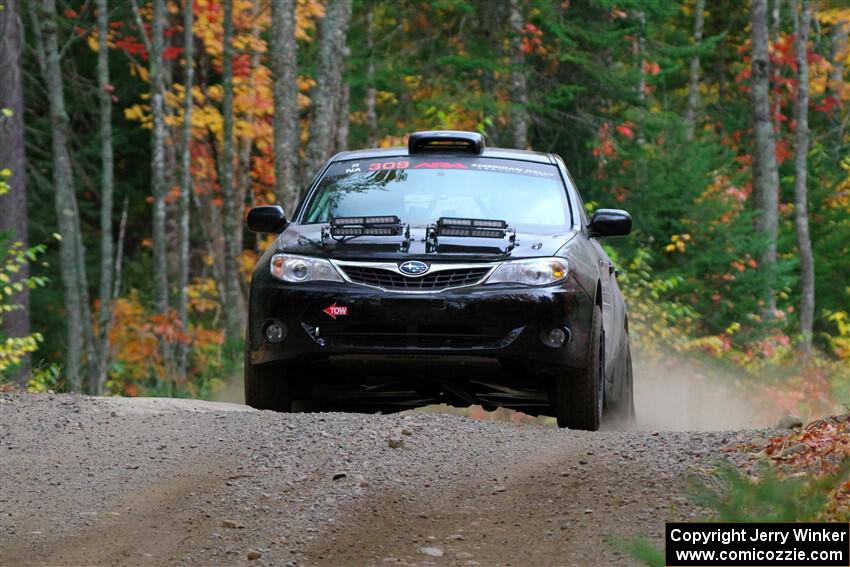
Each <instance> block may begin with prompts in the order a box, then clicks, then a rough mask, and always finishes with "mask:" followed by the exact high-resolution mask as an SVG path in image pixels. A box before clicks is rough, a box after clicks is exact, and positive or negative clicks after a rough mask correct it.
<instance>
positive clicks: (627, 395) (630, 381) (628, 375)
mask: <svg viewBox="0 0 850 567" xmlns="http://www.w3.org/2000/svg"><path fill="white" fill-rule="evenodd" d="M624 349H625V350H624V352H623V353H622V354H621V360H620V364H618V368H617V377H616V379H615V386H616V385H619V390H618V392H619V394H618V395H617V398H616V400H615V401H614V402H613V403H612V404H611V413H612V415H613V418H614V420H615V422H616V423H617V425H620V426H625V427H629V426H632V425H634V422H635V375H634V370H633V369H632V349H631V347H630V346H629V336H628V334H626V346H625V347H624Z"/></svg>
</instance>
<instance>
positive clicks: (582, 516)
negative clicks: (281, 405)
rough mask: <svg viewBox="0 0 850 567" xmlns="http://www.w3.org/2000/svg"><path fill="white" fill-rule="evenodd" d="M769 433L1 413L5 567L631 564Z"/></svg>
mask: <svg viewBox="0 0 850 567" xmlns="http://www.w3.org/2000/svg"><path fill="white" fill-rule="evenodd" d="M769 434H770V432H767V431H762V432H752V431H741V432H723V431H721V432H638V431H632V432H620V431H605V432H597V433H588V432H581V431H568V430H558V429H557V428H554V427H546V426H543V425H518V424H513V423H497V422H482V421H474V420H471V419H467V418H463V417H457V416H451V415H445V414H434V413H410V414H396V415H363V414H339V413H324V414H278V413H274V412H268V411H255V410H250V409H248V408H245V407H244V406H238V405H233V404H210V403H203V402H192V401H183V400H151V399H147V400H143V399H140V400H136V399H132V400H130V399H113V398H91V397H83V396H76V395H52V394H51V395H47V394H45V395H32V394H21V393H17V394H3V395H2V396H0V468H1V469H2V472H0V563H2V564H3V565H164V564H186V565H239V564H251V565H387V564H389V565H589V564H610V565H621V564H622V565H629V564H632V563H631V559H630V558H628V557H626V556H624V555H623V554H622V553H621V552H620V551H618V549H617V548H616V546H614V545H611V544H610V541H611V539H612V538H613V537H628V536H631V535H635V534H643V535H646V536H648V537H649V538H650V539H652V540H654V541H656V542H660V541H661V539H662V535H663V526H664V522H665V521H672V520H687V519H694V518H697V517H699V516H700V515H701V513H702V512H701V511H700V510H698V509H696V508H695V507H694V506H693V505H691V503H690V502H689V501H688V500H687V498H686V497H685V496H683V487H684V485H685V480H686V477H688V476H690V475H697V476H698V477H699V478H703V479H704V480H705V481H706V482H710V481H711V478H712V472H713V470H714V469H713V466H714V464H715V463H716V461H717V460H718V459H719V458H720V457H721V455H723V449H724V448H725V447H729V446H735V445H739V444H742V443H746V442H751V441H752V440H753V439H754V438H759V437H761V438H764V437H766V436H767V435H769Z"/></svg>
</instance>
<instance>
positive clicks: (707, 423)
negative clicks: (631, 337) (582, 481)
mask: <svg viewBox="0 0 850 567" xmlns="http://www.w3.org/2000/svg"><path fill="white" fill-rule="evenodd" d="M634 364H635V365H634V369H635V411H636V412H637V421H636V423H635V426H634V429H637V430H662V431H705V430H730V429H749V428H757V427H767V426H771V425H775V424H776V422H777V421H778V419H779V418H780V417H781V415H782V414H781V411H779V410H778V409H777V410H775V411H771V409H770V408H769V407H768V408H765V407H764V404H762V403H759V400H757V399H753V396H752V395H747V394H745V393H744V391H745V390H744V388H742V387H736V386H735V384H734V383H735V379H736V377H730V376H719V374H721V373H728V372H730V370H729V369H723V370H722V371H721V370H720V369H711V368H706V365H705V363H703V362H691V361H688V360H687V359H678V358H677V359H672V360H671V359H668V360H667V361H665V362H653V361H648V360H641V359H636V360H635V363H634Z"/></svg>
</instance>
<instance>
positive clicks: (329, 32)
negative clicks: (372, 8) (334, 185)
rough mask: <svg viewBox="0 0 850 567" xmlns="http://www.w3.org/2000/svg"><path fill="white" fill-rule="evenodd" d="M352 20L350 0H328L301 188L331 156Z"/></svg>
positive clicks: (320, 32)
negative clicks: (338, 97) (349, 26)
mask: <svg viewBox="0 0 850 567" xmlns="http://www.w3.org/2000/svg"><path fill="white" fill-rule="evenodd" d="M350 20H351V0H329V1H328V5H327V8H326V9H325V19H324V20H322V23H321V25H320V26H319V35H320V37H319V42H320V43H319V62H318V69H317V72H316V88H315V90H314V91H313V123H312V124H311V125H310V139H309V140H308V142H307V151H306V155H305V159H304V171H303V172H302V177H301V179H302V183H301V187H302V189H304V190H306V188H307V186H308V184H309V183H310V180H311V179H312V178H313V176H314V175H315V174H316V173H318V170H319V167H321V165H322V163H323V162H324V161H325V160H326V159H327V158H328V157H330V156H329V155H328V154H330V152H331V148H332V147H333V142H334V140H333V134H334V126H335V123H336V113H337V112H338V111H339V110H340V109H339V105H338V104H337V101H336V98H337V96H338V95H339V93H340V86H341V85H342V70H343V66H344V59H345V55H346V51H347V48H346V36H347V34H348V24H349V21H350Z"/></svg>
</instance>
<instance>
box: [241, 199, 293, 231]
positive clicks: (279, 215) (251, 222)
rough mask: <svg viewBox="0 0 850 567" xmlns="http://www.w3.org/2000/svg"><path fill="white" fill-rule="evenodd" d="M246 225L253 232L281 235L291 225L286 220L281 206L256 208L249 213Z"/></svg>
mask: <svg viewBox="0 0 850 567" xmlns="http://www.w3.org/2000/svg"><path fill="white" fill-rule="evenodd" d="M245 224H246V225H247V226H248V230H250V231H251V232H271V233H280V232H283V229H285V228H286V225H288V224H289V223H288V222H287V220H286V215H285V214H284V212H283V207H281V206H279V205H266V206H262V207H254V208H253V209H251V210H250V211H248V218H247V219H246V220H245Z"/></svg>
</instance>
